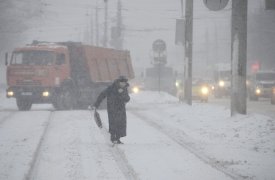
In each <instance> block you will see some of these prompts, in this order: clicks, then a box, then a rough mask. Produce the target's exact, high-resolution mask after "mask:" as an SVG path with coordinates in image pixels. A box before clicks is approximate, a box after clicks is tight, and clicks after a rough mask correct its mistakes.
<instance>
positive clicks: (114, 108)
mask: <svg viewBox="0 0 275 180" xmlns="http://www.w3.org/2000/svg"><path fill="white" fill-rule="evenodd" d="M128 86H129V84H128V79H127V78H126V77H125V76H120V77H119V78H118V79H116V80H115V81H114V82H113V83H112V85H110V86H109V87H107V88H106V89H105V90H103V91H102V92H101V93H100V95H99V96H98V98H97V100H96V102H95V103H94V105H93V106H94V108H95V109H97V108H98V107H99V105H100V104H101V102H102V100H103V99H105V98H107V112H108V120H109V132H110V134H111V141H112V143H115V144H122V142H121V141H120V138H121V137H125V136H126V125H127V123H126V108H125V105H126V103H127V102H129V101H130V96H129V94H128V89H127V88H128Z"/></svg>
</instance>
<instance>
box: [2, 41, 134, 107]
mask: <svg viewBox="0 0 275 180" xmlns="http://www.w3.org/2000/svg"><path fill="white" fill-rule="evenodd" d="M6 65H7V84H8V89H7V97H8V98H11V97H14V98H16V103H17V107H18V109H19V110H30V109H31V107H32V104H41V103H51V104H53V106H54V107H55V108H56V109H58V110H66V109H85V108H87V107H88V106H89V105H90V104H91V103H93V102H94V100H95V98H96V97H97V96H98V94H99V93H100V91H102V90H103V89H104V88H105V87H107V86H108V85H110V84H111V83H112V81H113V80H114V79H116V78H117V77H118V76H120V75H124V76H126V77H128V78H129V79H132V78H134V72H133V67H132V62H131V58H130V53H129V51H123V50H114V49H109V48H103V47H95V46H90V45H83V44H82V43H76V42H60V43H48V42H37V41H34V42H33V43H32V44H30V45H26V46H25V47H21V48H16V49H15V50H14V51H13V53H12V55H11V58H10V60H9V59H8V56H6Z"/></svg>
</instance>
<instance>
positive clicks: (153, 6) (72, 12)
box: [26, 0, 230, 73]
mask: <svg viewBox="0 0 275 180" xmlns="http://www.w3.org/2000/svg"><path fill="white" fill-rule="evenodd" d="M43 2H44V4H45V5H44V7H43V8H42V21H40V20H39V22H37V21H36V22H31V23H32V24H31V27H33V28H31V29H29V30H28V31H27V32H26V37H28V38H27V39H26V43H28V42H30V41H32V40H33V39H38V40H47V41H67V40H72V41H87V39H85V40H84V37H85V36H84V34H85V33H86V31H87V29H88V28H90V21H91V19H92V18H93V20H94V21H93V23H94V24H95V7H96V1H95V0H94V1H91V0H89V1H88V0H79V1H75V0H66V3H65V4H64V2H65V1H63V2H62V0H59V1H56V0H44V1H43ZM121 2H122V6H123V10H122V16H123V24H124V26H125V31H124V48H125V49H129V50H130V51H131V55H132V59H133V64H134V66H135V67H136V69H142V68H146V67H148V66H150V61H151V60H150V54H151V49H152V43H153V41H154V40H156V39H163V40H164V41H166V43H167V55H168V64H169V65H170V66H172V67H175V68H176V69H178V70H179V71H180V70H182V66H183V50H182V47H180V46H176V45H175V44H174V41H175V25H176V19H177V18H179V17H180V16H181V7H180V0H169V1H167V0H150V1H148V0H131V1H126V0H122V1H121ZM97 4H98V6H99V8H100V10H99V28H100V40H102V39H103V31H104V2H103V1H100V0H97ZM108 7H109V19H108V22H109V27H111V26H114V25H115V17H116V12H117V8H116V7H117V1H109V6H108ZM92 16H93V17H92ZM229 17H230V7H227V8H226V9H225V10H224V11H222V12H219V13H217V12H210V11H208V10H207V9H206V7H204V5H203V3H202V1H195V3H194V29H195V31H194V64H198V65H201V66H202V67H205V65H206V64H208V62H207V61H213V59H221V61H228V60H229V57H230V56H229V55H230V54H229V53H230V51H229V49H228V48H229V46H230V41H229V38H230V36H229V35H230V34H229V32H230V31H229V30H230V28H229V25H230V18H229ZM94 26H95V25H94ZM217 26H219V29H221V31H219V32H216V31H214V29H215V28H216V27H217ZM94 32H95V30H94ZM94 36H95V33H94ZM206 36H207V38H206ZM225 37H226V38H225ZM109 38H110V37H109ZM94 41H95V37H94ZM206 44H210V48H209V47H208V49H206V48H205V47H206V46H207V45H206ZM218 44H219V45H218ZM219 47H220V49H218V50H216V49H217V48H219ZM206 50H207V52H206ZM214 52H215V53H214ZM205 57H206V58H205ZM197 71H201V70H197ZM194 72H195V73H196V70H195V71H194Z"/></svg>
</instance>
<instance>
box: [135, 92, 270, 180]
mask: <svg viewBox="0 0 275 180" xmlns="http://www.w3.org/2000/svg"><path fill="white" fill-rule="evenodd" d="M156 96H159V99H158V100H156ZM167 96H168V95H167V94H165V93H160V94H157V93H153V95H152V92H143V93H141V94H137V95H133V96H132V103H131V104H130V109H134V108H137V109H139V114H141V115H142V116H145V117H149V118H150V120H151V121H154V122H156V123H158V124H162V125H163V126H164V127H165V128H166V129H167V130H168V131H169V130H172V131H175V134H177V133H176V131H183V132H184V133H185V135H184V136H183V137H182V138H185V139H186V141H188V142H189V143H190V144H192V145H191V146H192V149H193V150H195V151H196V152H197V153H202V154H205V155H206V156H208V157H210V158H211V159H212V160H213V162H216V164H218V165H221V166H223V167H225V168H227V169H232V170H233V171H234V172H236V173H237V174H240V175H241V176H243V177H246V176H248V177H250V178H254V179H275V172H274V171H273V169H275V141H274V139H275V120H274V119H272V118H270V117H266V116H262V115H258V114H248V115H246V116H243V115H238V116H235V117H230V110H229V109H225V108H224V107H222V106H214V105H209V104H204V103H196V102H195V103H194V104H193V106H192V107H190V106H187V105H185V104H182V105H179V104H178V102H177V100H176V99H175V98H173V97H170V100H169V99H168V98H167ZM144 97H146V98H144ZM161 99H162V101H161ZM150 101H151V103H152V102H155V103H156V105H155V106H151V105H148V103H147V102H150ZM167 102H169V103H167ZM172 102H174V103H172ZM178 138H181V137H180V136H179V137H178Z"/></svg>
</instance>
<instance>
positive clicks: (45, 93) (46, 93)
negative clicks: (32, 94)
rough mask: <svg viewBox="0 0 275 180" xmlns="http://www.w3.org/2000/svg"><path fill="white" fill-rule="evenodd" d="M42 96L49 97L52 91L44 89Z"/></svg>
mask: <svg viewBox="0 0 275 180" xmlns="http://www.w3.org/2000/svg"><path fill="white" fill-rule="evenodd" d="M42 96H43V97H49V96H50V92H49V91H44V92H43V93H42Z"/></svg>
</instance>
